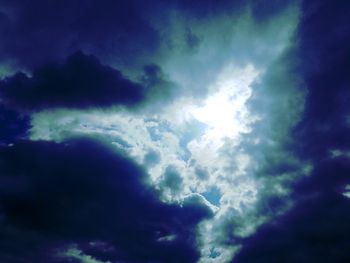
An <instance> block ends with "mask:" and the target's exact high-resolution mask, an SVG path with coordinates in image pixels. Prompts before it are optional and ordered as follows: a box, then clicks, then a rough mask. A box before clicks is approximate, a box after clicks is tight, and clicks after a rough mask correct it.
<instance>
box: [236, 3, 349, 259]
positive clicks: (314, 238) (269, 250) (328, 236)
mask: <svg viewBox="0 0 350 263" xmlns="http://www.w3.org/2000/svg"><path fill="white" fill-rule="evenodd" d="M348 8H349V3H348V2H345V1H340V2H337V3H336V4H333V3H330V2H327V1H304V2H303V5H302V16H301V23H300V24H299V26H298V30H297V32H296V36H295V37H296V39H297V43H298V47H297V49H296V51H297V56H299V57H300V58H301V59H302V61H300V63H297V65H298V67H297V68H296V72H298V74H299V76H300V78H301V79H302V84H303V86H304V87H305V88H306V94H307V96H306V100H305V105H304V111H303V114H302V115H301V119H300V122H299V123H298V124H297V125H296V126H294V128H293V133H291V134H290V136H291V137H290V138H288V139H292V140H293V141H294V143H292V144H289V143H285V144H284V146H283V147H287V149H288V152H289V154H291V155H292V156H295V157H297V158H299V159H302V160H305V161H307V162H309V163H310V164H311V167H313V168H312V170H310V169H309V168H308V169H307V170H309V172H308V174H309V175H308V176H305V177H296V178H294V179H293V180H291V181H289V182H286V183H287V185H289V191H290V193H289V194H288V196H279V198H277V199H275V198H273V199H270V200H265V202H266V203H265V205H262V206H261V209H262V211H261V212H260V213H266V212H267V211H271V210H274V209H275V208H276V207H278V206H280V204H281V202H285V203H288V202H289V203H291V207H290V208H289V209H287V211H284V213H283V214H282V215H279V216H277V217H276V218H275V219H273V220H271V221H270V222H269V223H266V224H265V225H262V226H261V227H260V228H259V229H258V231H257V232H256V233H255V234H253V235H252V236H251V237H248V238H246V239H244V240H243V242H242V245H243V246H242V248H241V251H240V252H239V253H238V254H237V255H236V257H234V258H233V262H234V263H244V262H347V261H349V259H350V258H349V255H348V253H346V252H344V251H345V247H346V246H347V245H348V241H349V237H348V233H349V232H350V230H349V227H348V224H347V222H348V220H349V217H350V214H349V213H348V211H349V205H350V201H349V199H348V197H347V196H346V190H347V187H348V186H347V185H348V183H349V176H348V175H349V172H350V167H349V156H348V155H347V154H342V153H346V152H348V149H349V140H348V136H347V135H346V134H349V132H350V127H349V126H348V125H347V123H346V119H347V116H349V110H348V107H347V102H346V101H348V98H349V92H348V90H347V89H346V88H345V87H347V86H349V83H350V79H349V73H348V68H349V65H348V64H349V62H348V61H347V60H346V57H347V55H348V54H349V48H348V47H349V43H350V39H349V37H348V34H347V33H346V32H349V30H350V28H349V25H348V23H346V18H347V12H346V11H345V10H347V9H348ZM321 32H327V34H321ZM285 119H287V118H286V117H285ZM332 153H335V154H332ZM338 153H339V154H338ZM281 160H282V161H283V160H286V158H285V157H283V158H281ZM291 164H292V163H291ZM293 166H294V165H292V166H290V165H286V163H285V165H283V166H279V165H276V164H275V163H271V166H270V168H269V169H268V170H267V171H270V172H272V175H273V176H274V177H275V176H276V173H281V172H282V174H287V173H290V172H291V171H292V170H293ZM272 181H273V180H272ZM260 200H262V201H263V200H264V199H260ZM260 204H264V201H263V202H261V203H260Z"/></svg>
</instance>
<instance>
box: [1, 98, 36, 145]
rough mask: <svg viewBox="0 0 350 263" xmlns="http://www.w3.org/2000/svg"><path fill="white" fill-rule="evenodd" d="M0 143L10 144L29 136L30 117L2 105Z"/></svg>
mask: <svg viewBox="0 0 350 263" xmlns="http://www.w3.org/2000/svg"><path fill="white" fill-rule="evenodd" d="M0 122H1V128H0V144H9V143H12V142H13V141H15V140H17V139H22V138H25V137H27V132H28V129H29V126H30V125H29V122H30V121H29V117H28V116H27V115H26V114H22V113H19V112H17V111H14V110H10V109H7V108H6V107H4V106H3V105H0Z"/></svg>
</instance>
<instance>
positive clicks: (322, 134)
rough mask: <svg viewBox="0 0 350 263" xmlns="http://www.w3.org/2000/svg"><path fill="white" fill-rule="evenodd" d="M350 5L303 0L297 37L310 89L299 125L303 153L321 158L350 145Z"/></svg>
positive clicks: (305, 79) (343, 2)
mask: <svg viewBox="0 0 350 263" xmlns="http://www.w3.org/2000/svg"><path fill="white" fill-rule="evenodd" d="M349 8H350V3H349V2H348V1H337V3H336V4H334V3H330V2H328V1H305V3H304V5H303V12H304V16H303V17H302V21H301V25H300V30H299V41H300V56H301V58H302V59H303V63H302V64H301V70H302V74H303V77H304V81H305V83H306V86H307V89H308V99H307V101H306V105H305V113H304V118H303V120H302V122H301V123H300V125H299V126H298V127H297V130H296V134H297V136H299V138H300V141H302V142H303V143H302V144H301V145H300V146H301V148H300V154H303V155H304V156H305V157H306V158H312V159H314V160H317V159H319V158H324V157H325V155H327V154H328V151H329V150H330V149H332V148H339V149H350V140H349V136H348V134H349V132H350V126H349V124H348V123H347V118H348V116H349V115H350V110H349V108H348V104H349V101H350V89H349V85H350V61H349V59H347V58H348V57H349V55H350V45H349V44H350V36H349V32H350V25H349V23H347V18H348V15H349V12H348V10H349Z"/></svg>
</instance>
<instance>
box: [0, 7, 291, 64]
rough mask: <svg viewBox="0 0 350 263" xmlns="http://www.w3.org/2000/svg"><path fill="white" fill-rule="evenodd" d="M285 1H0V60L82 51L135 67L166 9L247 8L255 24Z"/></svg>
mask: <svg viewBox="0 0 350 263" xmlns="http://www.w3.org/2000/svg"><path fill="white" fill-rule="evenodd" d="M289 2H290V1H283V3H281V1H270V2H269V4H266V3H265V2H264V1H260V0H258V1H256V0H255V1H254V0H251V1H241V0H239V1H226V0H225V1H221V2H220V3H219V4H218V3H217V2H216V1H213V0H205V1H198V0H195V1H184V0H172V1H166V2H164V1H159V0H152V1H148V2H147V3H145V2H143V1H139V0H132V1H129V0H122V1H113V0H101V1H98V2H97V1H89V0H79V1H74V2H72V1H59V2H55V3H48V2H47V1H44V0H35V1H9V0H4V1H2V8H1V9H0V21H1V23H0V37H1V39H2V41H1V44H0V59H1V60H2V61H8V62H10V63H12V64H15V65H18V66H20V67H24V68H26V69H32V68H33V67H35V66H38V65H42V64H45V63H47V62H51V61H56V60H57V59H62V58H65V57H66V56H67V55H69V54H71V53H72V52H74V51H75V50H83V51H84V52H87V53H88V54H95V55H97V56H99V57H100V58H101V59H102V60H103V61H104V62H108V63H117V64H118V65H124V66H126V67H130V66H131V67H132V66H140V63H141V64H142V63H144V62H146V61H147V62H148V63H149V62H152V60H153V59H154V58H156V57H157V53H158V52H159V49H160V47H161V46H162V44H163V41H164V30H166V25H167V24H168V23H170V21H169V17H170V14H172V13H174V12H177V13H179V14H180V15H181V16H182V17H184V18H186V19H187V18H188V19H193V18H194V19H199V20H204V19H210V18H212V17H218V16H221V15H230V16H235V15H239V14H241V13H242V12H243V11H245V10H247V9H251V10H252V13H253V15H254V16H255V17H256V18H257V22H259V23H260V22H262V21H264V20H266V19H268V18H269V17H271V16H273V15H274V14H276V13H278V12H279V11H281V10H283V9H284V8H285V7H286V6H288V4H289ZM165 38H166V37H165ZM184 41H185V42H186V41H187V44H189V46H195V45H196V43H197V42H198V41H197V38H196V37H194V35H193V34H188V35H187V36H186V38H185V39H184Z"/></svg>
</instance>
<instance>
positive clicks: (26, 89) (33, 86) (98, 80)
mask: <svg viewBox="0 0 350 263" xmlns="http://www.w3.org/2000/svg"><path fill="white" fill-rule="evenodd" d="M0 92H1V93H2V96H3V97H4V101H5V103H8V104H10V105H12V106H14V107H19V108H24V109H31V110H32V109H36V110H37V109H45V108H51V107H72V108H87V107H94V106H95V107H96V106H111V105H113V104H124V105H133V104H136V103H138V102H141V101H142V99H143V98H144V92H145V90H144V87H142V86H141V85H140V84H137V83H135V82H133V81H130V80H128V79H127V78H126V77H124V76H123V75H122V73H121V72H120V71H118V70H116V69H113V68H111V67H109V66H104V65H102V64H100V62H99V61H98V60H97V59H96V58H95V57H94V56H91V55H90V56H87V55H84V54H83V53H81V52H77V53H75V54H73V55H72V56H70V57H68V59H67V61H66V62H65V63H63V64H48V65H45V66H43V67H40V68H38V69H37V70H35V71H34V72H33V75H32V76H31V77H28V76H27V75H26V74H24V73H17V74H16V75H14V76H12V77H8V78H5V79H3V80H2V81H1V82H0Z"/></svg>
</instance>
